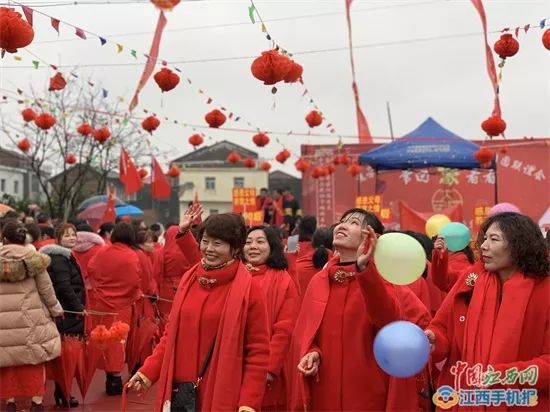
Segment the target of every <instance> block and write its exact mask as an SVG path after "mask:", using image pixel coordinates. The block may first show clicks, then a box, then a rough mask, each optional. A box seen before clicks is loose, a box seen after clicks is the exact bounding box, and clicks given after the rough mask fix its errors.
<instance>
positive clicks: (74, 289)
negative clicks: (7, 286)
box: [40, 223, 86, 408]
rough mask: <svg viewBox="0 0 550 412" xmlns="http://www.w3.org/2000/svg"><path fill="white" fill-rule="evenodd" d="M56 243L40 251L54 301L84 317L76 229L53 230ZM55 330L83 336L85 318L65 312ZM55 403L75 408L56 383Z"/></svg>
mask: <svg viewBox="0 0 550 412" xmlns="http://www.w3.org/2000/svg"><path fill="white" fill-rule="evenodd" d="M55 240H56V244H54V245H47V246H44V247H43V248H42V249H40V252H42V253H45V254H47V255H48V256H50V258H51V263H50V266H48V273H49V274H50V278H51V280H52V284H53V288H54V290H55V294H56V296H57V300H59V303H61V306H62V307H63V309H64V310H65V311H70V312H82V313H83V314H85V309H86V295H85V290H84V281H83V279H82V274H81V273H80V267H79V266H78V263H77V261H76V259H75V258H74V256H73V255H72V253H71V249H72V248H73V247H74V246H75V245H76V228H75V227H74V225H71V224H68V223H64V224H61V225H60V226H59V227H58V228H57V229H56V231H55ZM56 324H57V329H58V330H59V333H61V334H62V335H72V336H82V335H84V316H82V315H77V314H73V313H67V312H65V316H64V317H63V319H58V320H57V321H56ZM54 396H55V403H56V405H57V406H64V407H67V406H70V407H71V408H74V407H77V406H78V401H77V400H76V399H75V398H73V397H72V396H71V398H70V399H69V401H67V399H66V398H65V397H64V396H63V392H62V390H61V386H60V385H58V384H57V382H56V384H55V393H54Z"/></svg>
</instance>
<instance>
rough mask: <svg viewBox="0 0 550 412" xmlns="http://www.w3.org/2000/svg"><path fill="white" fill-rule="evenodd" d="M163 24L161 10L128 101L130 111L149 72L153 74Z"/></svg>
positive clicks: (134, 105) (136, 102)
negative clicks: (144, 59)
mask: <svg viewBox="0 0 550 412" xmlns="http://www.w3.org/2000/svg"><path fill="white" fill-rule="evenodd" d="M165 26H166V16H164V12H162V11H161V12H160V15H159V19H158V22H157V28H156V29H155V36H154V37H153V43H152V44H151V49H150V50H149V55H148V56H147V63H145V68H144V69H143V73H142V74H141V78H140V79H139V83H138V86H137V89H136V92H135V94H134V97H133V98H132V101H131V102H130V108H129V110H130V111H132V110H134V108H135V107H136V106H137V104H138V95H139V92H141V89H143V87H144V86H145V84H147V81H148V80H149V77H151V74H153V70H154V69H155V64H156V63H157V57H158V55H159V46H160V38H161V37H162V32H163V30H164V27H165Z"/></svg>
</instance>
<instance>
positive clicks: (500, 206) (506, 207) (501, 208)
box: [488, 202, 521, 217]
mask: <svg viewBox="0 0 550 412" xmlns="http://www.w3.org/2000/svg"><path fill="white" fill-rule="evenodd" d="M504 212H516V213H521V210H519V207H517V206H516V205H514V204H512V203H506V202H503V203H497V204H496V205H494V206H493V207H492V208H491V210H490V211H489V215H488V217H491V216H493V215H496V214H497V213H504Z"/></svg>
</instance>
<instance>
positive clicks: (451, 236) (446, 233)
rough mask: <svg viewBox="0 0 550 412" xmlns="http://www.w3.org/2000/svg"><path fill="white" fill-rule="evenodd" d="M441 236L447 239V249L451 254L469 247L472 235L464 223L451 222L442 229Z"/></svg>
mask: <svg viewBox="0 0 550 412" xmlns="http://www.w3.org/2000/svg"><path fill="white" fill-rule="evenodd" d="M439 236H441V237H442V238H444V239H445V244H446V245H447V249H449V250H450V251H451V252H458V251H459V250H462V249H464V248H465V247H466V246H468V244H469V243H470V237H471V233H470V229H469V228H468V227H467V226H466V225H464V224H463V223H459V222H451V223H448V224H446V225H445V226H443V227H442V228H441V230H440V231H439Z"/></svg>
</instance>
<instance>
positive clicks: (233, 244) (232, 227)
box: [199, 213, 246, 259]
mask: <svg viewBox="0 0 550 412" xmlns="http://www.w3.org/2000/svg"><path fill="white" fill-rule="evenodd" d="M205 234H206V235H207V236H208V237H211V238H215V239H220V240H223V241H224V242H226V243H229V247H230V248H231V251H232V252H233V254H234V256H235V257H236V258H239V259H242V251H243V247H244V243H245V242H246V224H245V222H244V219H243V217H242V216H241V215H238V214H236V213H220V214H219V215H210V216H208V217H207V218H206V220H205V221H204V222H203V223H202V224H201V225H200V226H199V239H200V240H201V241H202V238H203V236H204V235H205Z"/></svg>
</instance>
